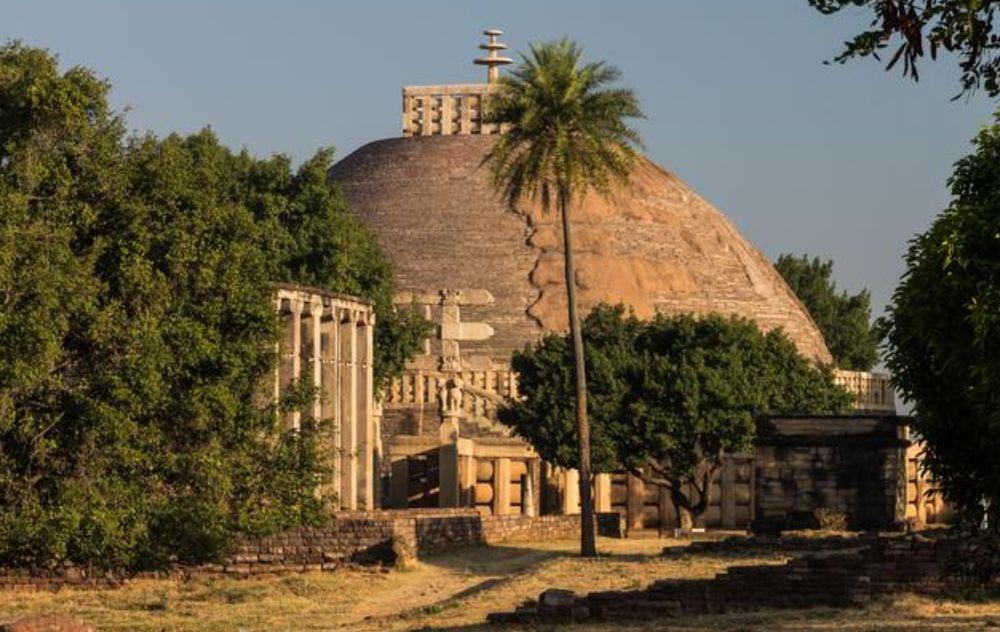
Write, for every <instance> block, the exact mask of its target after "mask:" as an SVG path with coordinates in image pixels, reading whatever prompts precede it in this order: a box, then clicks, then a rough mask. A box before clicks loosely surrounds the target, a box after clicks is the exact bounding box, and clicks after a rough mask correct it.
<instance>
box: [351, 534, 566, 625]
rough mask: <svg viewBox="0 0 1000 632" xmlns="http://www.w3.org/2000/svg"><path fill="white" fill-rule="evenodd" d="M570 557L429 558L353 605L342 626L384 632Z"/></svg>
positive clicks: (561, 553)
mask: <svg viewBox="0 0 1000 632" xmlns="http://www.w3.org/2000/svg"><path fill="white" fill-rule="evenodd" d="M570 554H571V551H570V550H569V549H568V548H565V547H559V548H558V549H555V550H552V549H536V548H512V547H495V548H485V547H478V548H470V549H464V550H459V551H454V552H450V553H447V554H444V555H439V556H436V557H432V558H429V559H427V560H424V561H422V562H420V563H418V564H417V565H416V567H415V568H413V569H410V570H405V571H399V572H396V573H394V575H395V577H394V578H393V581H392V582H391V585H387V586H384V587H382V589H381V590H379V591H377V592H375V593H373V594H371V595H369V596H368V597H367V598H366V599H364V600H362V601H359V602H358V603H357V604H355V606H354V607H353V608H352V610H351V617H350V619H351V620H350V621H348V622H346V624H347V625H354V626H359V627H362V628H363V627H368V626H371V627H378V628H384V627H385V625H387V624H388V625H393V622H394V621H399V620H406V619H408V618H411V617H417V616H420V615H421V614H428V613H431V612H434V611H439V610H442V609H445V608H449V607H452V606H453V605H454V604H455V603H457V602H459V601H461V600H463V599H469V598H472V597H474V596H476V595H478V594H480V593H482V592H484V591H488V590H493V589H496V588H497V587H498V586H500V585H501V584H503V583H504V582H506V581H509V580H510V579H511V578H512V577H514V576H516V575H518V574H521V573H524V572H526V571H531V570H533V569H537V568H538V567H539V566H541V565H542V564H544V563H546V562H548V561H550V560H554V559H558V558H560V557H565V556H568V555H570Z"/></svg>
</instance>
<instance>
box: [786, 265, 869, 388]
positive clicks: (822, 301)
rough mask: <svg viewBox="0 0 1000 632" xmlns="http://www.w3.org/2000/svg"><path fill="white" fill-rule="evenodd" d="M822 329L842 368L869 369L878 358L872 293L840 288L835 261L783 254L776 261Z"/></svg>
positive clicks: (827, 343)
mask: <svg viewBox="0 0 1000 632" xmlns="http://www.w3.org/2000/svg"><path fill="white" fill-rule="evenodd" d="M774 267H775V268H776V269H777V270H778V272H779V273H780V274H781V276H782V277H784V279H785V282H787V283H788V285H789V286H791V288H792V291H793V292H795V295H796V296H798V297H799V300H800V301H802V302H803V303H804V304H805V306H806V309H807V310H809V315H810V316H812V319H813V320H814V321H816V325H817V326H818V327H819V330H820V331H821V332H822V333H823V338H824V339H825V340H826V346H827V347H828V348H829V349H830V354H831V355H832V356H833V362H834V364H835V365H836V366H838V367H839V368H841V369H851V370H854V371H869V370H871V368H872V367H873V366H875V363H876V362H877V361H878V340H877V337H876V336H875V333H874V331H873V330H872V327H871V295H870V294H869V293H868V290H862V291H860V292H858V293H857V294H855V295H853V296H851V295H849V294H848V293H847V292H837V285H836V283H834V281H833V279H832V278H831V277H832V274H833V261H826V262H823V261H820V260H819V257H814V258H813V259H812V260H811V261H810V260H809V258H808V257H807V256H805V255H802V256H801V257H795V256H793V255H790V254H783V255H781V256H780V257H778V262H777V263H776V264H774Z"/></svg>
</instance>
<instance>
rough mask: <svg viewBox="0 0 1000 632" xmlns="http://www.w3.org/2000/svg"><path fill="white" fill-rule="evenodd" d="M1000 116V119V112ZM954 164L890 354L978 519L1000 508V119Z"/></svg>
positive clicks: (933, 461)
mask: <svg viewBox="0 0 1000 632" xmlns="http://www.w3.org/2000/svg"><path fill="white" fill-rule="evenodd" d="M998 120H1000V119H998ZM974 144H975V147H976V151H975V153H973V154H971V155H969V156H967V157H965V158H963V159H962V160H960V161H959V162H958V163H957V164H956V168H955V173H954V175H953V176H952V178H951V180H950V181H949V184H950V186H951V191H952V195H953V199H952V202H951V204H950V205H949V206H948V208H947V209H945V211H944V212H943V213H941V214H940V215H939V216H938V217H937V219H936V220H935V221H934V223H933V224H932V225H931V227H930V228H929V229H928V230H927V231H926V232H925V233H923V234H921V235H919V236H917V237H916V238H915V239H914V240H913V241H912V242H911V245H910V248H909V250H908V252H907V255H906V272H905V273H904V275H903V278H902V280H901V282H900V285H899V287H897V288H896V292H895V294H894V295H893V299H892V303H891V304H890V306H889V308H888V310H887V311H888V313H887V315H886V317H885V319H883V321H882V322H881V327H882V329H883V334H884V336H885V341H886V342H885V348H886V363H887V365H888V366H889V368H890V369H891V370H892V373H893V381H894V384H895V385H896V388H897V389H899V392H900V393H901V394H902V395H903V396H904V397H905V398H906V399H907V400H908V401H910V402H912V404H913V406H914V415H915V420H914V428H915V430H916V431H917V432H918V433H919V434H920V436H921V437H923V439H924V441H925V442H926V450H927V452H926V461H925V462H926V463H927V465H928V466H929V467H930V471H931V473H932V474H933V475H934V477H935V478H936V479H937V480H938V481H939V483H940V484H941V486H942V487H943V489H944V491H945V495H946V496H947V497H948V499H949V500H950V501H952V502H955V503H957V504H958V506H959V507H960V508H962V509H964V510H965V511H964V513H965V514H966V516H968V517H970V518H973V519H974V520H976V521H978V519H977V517H978V516H979V515H980V514H981V511H982V509H981V506H980V503H981V501H982V500H983V499H984V498H985V499H987V500H989V501H991V502H992V507H993V510H992V511H993V515H992V516H991V524H992V525H993V527H994V528H996V527H997V526H998V522H1000V520H998V518H1000V506H998V504H1000V458H998V457H997V454H998V453H1000V123H998V124H994V125H993V126H991V127H987V128H985V129H984V130H983V131H981V132H980V133H979V135H978V136H977V137H976V139H975V141H974Z"/></svg>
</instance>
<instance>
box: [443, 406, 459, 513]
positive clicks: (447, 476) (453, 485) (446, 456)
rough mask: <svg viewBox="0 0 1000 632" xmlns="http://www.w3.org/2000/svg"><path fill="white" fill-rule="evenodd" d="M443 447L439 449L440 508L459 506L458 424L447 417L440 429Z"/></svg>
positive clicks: (453, 419) (455, 420)
mask: <svg viewBox="0 0 1000 632" xmlns="http://www.w3.org/2000/svg"><path fill="white" fill-rule="evenodd" d="M439 431H440V435H439V436H440V438H441V447H440V448H439V449H438V483H439V485H440V492H439V494H438V506H440V507H458V506H459V493H460V488H459V472H458V469H459V468H458V423H457V419H455V418H452V417H446V418H445V420H444V421H442V422H441V426H440V428H439Z"/></svg>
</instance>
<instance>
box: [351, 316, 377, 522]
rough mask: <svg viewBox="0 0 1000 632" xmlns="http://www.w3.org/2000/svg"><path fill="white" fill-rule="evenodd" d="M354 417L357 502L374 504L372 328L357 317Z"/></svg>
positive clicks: (362, 505) (365, 505) (368, 506)
mask: <svg viewBox="0 0 1000 632" xmlns="http://www.w3.org/2000/svg"><path fill="white" fill-rule="evenodd" d="M356 322H357V327H356V336H357V341H356V346H357V351H356V354H357V355H356V363H357V365H356V368H355V380H356V382H355V388H356V389H357V393H356V394H355V400H354V401H355V406H356V413H355V419H356V423H357V425H358V430H357V432H358V494H359V496H360V497H359V499H358V506H359V508H361V509H367V510H369V511H370V510H372V509H374V508H375V480H374V479H375V436H374V432H373V427H372V426H373V424H372V412H373V411H372V363H371V355H372V328H371V327H370V326H369V324H368V322H367V321H366V320H365V319H364V318H358V319H357V321H356Z"/></svg>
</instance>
